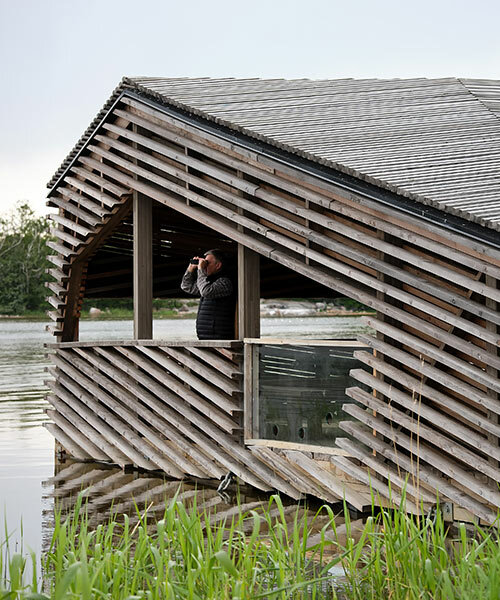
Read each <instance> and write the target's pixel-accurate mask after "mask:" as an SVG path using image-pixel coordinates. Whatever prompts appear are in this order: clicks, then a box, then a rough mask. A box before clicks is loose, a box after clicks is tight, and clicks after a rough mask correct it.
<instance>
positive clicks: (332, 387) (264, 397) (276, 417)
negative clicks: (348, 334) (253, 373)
mask: <svg viewBox="0 0 500 600" xmlns="http://www.w3.org/2000/svg"><path fill="white" fill-rule="evenodd" d="M258 348H259V351H258V357H259V365H258V372H259V389H258V423H259V432H258V437H259V438H261V439H268V440H283V441H287V442H296V443H303V444H316V445H321V446H334V445H335V438H336V437H337V436H339V437H348V436H347V434H346V433H345V432H343V431H342V430H341V429H340V428H339V426H338V424H339V422H340V421H346V420H350V419H352V417H350V416H349V415H348V414H346V413H345V412H344V411H343V410H342V405H343V404H345V403H351V402H354V400H352V399H351V398H349V397H348V396H346V395H345V393H344V390H345V389H346V388H348V387H352V386H358V385H359V384H358V382H356V381H355V380H354V379H352V377H350V376H349V371H350V370H351V369H353V368H363V367H364V365H363V364H362V363H361V362H359V361H358V360H356V359H355V358H354V357H353V352H354V351H355V350H359V349H360V346H359V345H358V346H354V345H353V346H337V347H335V346H333V345H332V346H292V345H276V346H274V345H267V344H265V345H260V346H258Z"/></svg>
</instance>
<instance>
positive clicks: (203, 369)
mask: <svg viewBox="0 0 500 600" xmlns="http://www.w3.org/2000/svg"><path fill="white" fill-rule="evenodd" d="M160 350H161V352H165V354H168V355H169V356H170V357H171V358H173V359H175V360H176V361H178V362H179V363H181V364H183V365H185V366H186V367H188V368H189V369H191V371H193V372H194V373H196V374H197V375H198V376H199V377H203V379H206V380H207V381H210V382H211V383H213V384H214V385H216V386H217V387H218V388H220V389H221V390H223V391H224V392H225V393H226V394H229V395H234V394H239V393H241V386H240V385H238V383H236V382H234V381H232V380H231V379H228V378H227V377H224V376H222V375H220V374H219V373H218V371H217V370H215V369H213V368H211V366H209V365H207V364H204V365H202V366H201V365H200V363H199V362H198V361H197V360H195V359H193V358H191V357H190V356H189V355H188V354H186V353H185V352H181V351H179V350H176V349H175V348H172V347H169V346H163V347H161V348H160ZM239 408H240V410H241V407H239Z"/></svg>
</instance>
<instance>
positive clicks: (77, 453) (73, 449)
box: [43, 410, 107, 460]
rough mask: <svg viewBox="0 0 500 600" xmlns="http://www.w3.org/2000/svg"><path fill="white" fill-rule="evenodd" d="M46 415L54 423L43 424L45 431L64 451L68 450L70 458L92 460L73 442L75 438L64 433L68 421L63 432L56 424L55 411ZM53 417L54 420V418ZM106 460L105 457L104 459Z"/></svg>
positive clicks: (49, 411) (50, 411) (90, 456)
mask: <svg viewBox="0 0 500 600" xmlns="http://www.w3.org/2000/svg"><path fill="white" fill-rule="evenodd" d="M47 415H48V416H49V417H50V418H51V419H52V420H53V421H54V422H53V423H44V424H43V426H44V427H45V429H46V430H47V431H48V432H49V433H51V434H52V435H53V436H54V437H55V439H56V440H57V441H58V442H59V443H60V444H61V445H62V446H64V448H65V449H66V450H68V451H69V452H70V453H71V455H72V456H74V457H75V458H77V459H80V460H89V459H90V458H92V455H90V454H89V453H88V452H86V451H85V450H84V449H83V448H82V447H81V446H79V445H78V444H77V443H76V442H75V438H74V437H72V436H70V435H68V434H67V433H66V432H67V430H68V426H69V425H70V423H69V422H68V421H66V420H65V421H66V422H65V424H64V430H63V429H61V428H60V427H59V426H58V425H57V423H56V419H57V418H58V417H59V418H61V417H60V416H58V415H57V412H56V411H55V410H48V411H47ZM54 417H55V418H54ZM106 458H107V457H106Z"/></svg>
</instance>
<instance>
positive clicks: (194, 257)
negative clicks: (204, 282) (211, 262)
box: [188, 256, 204, 273]
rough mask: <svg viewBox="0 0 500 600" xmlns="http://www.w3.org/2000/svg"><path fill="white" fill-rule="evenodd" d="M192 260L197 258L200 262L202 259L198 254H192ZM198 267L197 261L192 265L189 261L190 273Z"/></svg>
mask: <svg viewBox="0 0 500 600" xmlns="http://www.w3.org/2000/svg"><path fill="white" fill-rule="evenodd" d="M192 260H197V261H199V262H201V261H202V260H204V259H203V258H200V257H199V256H193V258H192ZM198 267H199V263H198V264H195V265H194V264H193V263H192V262H190V263H189V265H188V271H189V273H192V272H193V271H196V269H198Z"/></svg>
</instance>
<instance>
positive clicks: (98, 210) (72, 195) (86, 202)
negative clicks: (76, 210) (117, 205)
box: [57, 186, 112, 219]
mask: <svg viewBox="0 0 500 600" xmlns="http://www.w3.org/2000/svg"><path fill="white" fill-rule="evenodd" d="M57 191H58V193H59V194H61V195H62V196H64V197H65V198H68V200H72V201H73V202H76V203H77V204H78V206H82V207H83V208H85V209H86V210H88V211H89V212H91V213H92V214H95V215H97V217H99V218H100V219H102V218H103V217H105V216H106V215H109V214H110V212H111V210H112V209H111V208H108V207H103V206H101V204H99V203H98V202H96V201H95V200H93V199H90V198H87V197H86V196H84V195H83V194H77V193H76V192H74V191H73V190H70V189H69V188H65V187H62V186H61V187H58V188H57Z"/></svg>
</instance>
